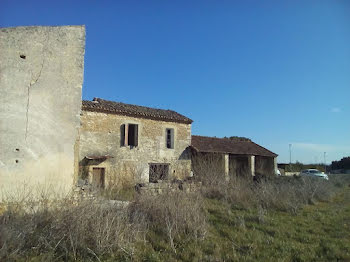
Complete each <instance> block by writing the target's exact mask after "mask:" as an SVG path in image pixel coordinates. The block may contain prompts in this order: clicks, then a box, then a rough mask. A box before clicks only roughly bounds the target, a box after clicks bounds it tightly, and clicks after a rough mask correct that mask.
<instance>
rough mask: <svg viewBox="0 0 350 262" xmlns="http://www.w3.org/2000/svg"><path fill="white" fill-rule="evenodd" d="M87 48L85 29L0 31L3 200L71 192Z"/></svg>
mask: <svg viewBox="0 0 350 262" xmlns="http://www.w3.org/2000/svg"><path fill="white" fill-rule="evenodd" d="M84 47H85V27H84V26H62V27H41V26H33V27H14V28H2V29H0V54H1V55H0V56H1V61H0V90H1V96H0V198H1V197H2V196H4V195H5V196H6V195H7V194H12V193H13V194H15V193H16V192H15V191H16V190H17V189H18V188H22V189H23V187H24V186H26V188H29V187H30V186H45V187H51V188H53V189H57V190H58V191H59V192H60V193H64V192H68V191H69V190H70V189H71V188H72V185H73V178H74V145H75V142H76V139H77V135H78V129H79V126H80V112H81V90H82V84H83V71H84V69H83V68H84V52H85V51H84V50H85V49H84Z"/></svg>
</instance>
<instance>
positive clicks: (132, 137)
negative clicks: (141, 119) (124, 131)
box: [128, 124, 138, 146]
mask: <svg viewBox="0 0 350 262" xmlns="http://www.w3.org/2000/svg"><path fill="white" fill-rule="evenodd" d="M137 127H138V126H137V125H134V124H129V129H128V145H129V146H137V129H138V128H137Z"/></svg>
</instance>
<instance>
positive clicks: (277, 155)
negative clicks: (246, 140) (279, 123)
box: [251, 141, 278, 156]
mask: <svg viewBox="0 0 350 262" xmlns="http://www.w3.org/2000/svg"><path fill="white" fill-rule="evenodd" d="M251 142H252V143H253V144H255V145H257V146H259V147H261V148H262V149H265V150H267V151H269V152H270V153H272V154H275V155H276V156H278V155H277V154H276V153H274V152H272V151H271V150H268V149H267V148H266V147H263V146H261V145H259V144H257V143H255V142H253V141H251Z"/></svg>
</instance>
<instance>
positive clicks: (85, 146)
mask: <svg viewBox="0 0 350 262" xmlns="http://www.w3.org/2000/svg"><path fill="white" fill-rule="evenodd" d="M127 124H136V125H138V145H137V146H135V147H133V146H124V145H122V143H121V140H123V134H122V131H121V126H123V125H127ZM168 128H171V129H173V130H174V148H172V149H171V148H167V146H166V129H168ZM190 144H191V124H187V123H178V122H170V121H161V120H153V119H147V118H139V117H131V116H123V115H118V114H111V113H103V112H91V111H85V110H83V112H82V115H81V129H80V141H79V148H80V149H79V178H85V179H87V180H88V182H89V183H91V182H92V181H93V169H94V168H104V174H105V175H104V180H105V182H104V183H105V185H104V186H105V187H108V186H109V185H120V186H125V185H126V184H130V183H132V184H133V185H134V184H135V183H145V182H149V170H150V164H152V163H158V164H161V163H163V164H168V165H169V170H168V177H167V179H172V178H178V179H183V178H185V177H187V176H189V175H190V172H191V159H190V155H189V152H188V147H189V146H190ZM91 156H93V157H91ZM89 158H90V159H89ZM91 158H94V159H91Z"/></svg>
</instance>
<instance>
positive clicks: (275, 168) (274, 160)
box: [273, 157, 278, 175]
mask: <svg viewBox="0 0 350 262" xmlns="http://www.w3.org/2000/svg"><path fill="white" fill-rule="evenodd" d="M277 169H278V167H277V157H274V158H273V170H274V175H277Z"/></svg>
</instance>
